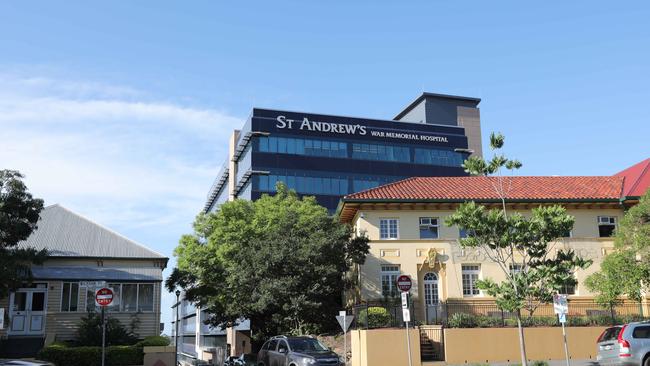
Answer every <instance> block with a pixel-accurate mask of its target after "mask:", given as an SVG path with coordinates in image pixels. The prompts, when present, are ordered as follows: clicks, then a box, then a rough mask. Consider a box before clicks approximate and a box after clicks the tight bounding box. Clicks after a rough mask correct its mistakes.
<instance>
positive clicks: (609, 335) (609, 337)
mask: <svg viewBox="0 0 650 366" xmlns="http://www.w3.org/2000/svg"><path fill="white" fill-rule="evenodd" d="M620 331H621V327H611V328H607V329H605V332H603V335H602V336H601V337H600V339H598V342H607V341H613V340H615V339H616V338H617V337H618V333H619V332H620Z"/></svg>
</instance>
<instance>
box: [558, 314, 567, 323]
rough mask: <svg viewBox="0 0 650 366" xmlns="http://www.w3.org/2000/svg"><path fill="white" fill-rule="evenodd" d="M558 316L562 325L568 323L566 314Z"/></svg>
mask: <svg viewBox="0 0 650 366" xmlns="http://www.w3.org/2000/svg"><path fill="white" fill-rule="evenodd" d="M557 316H558V319H559V320H560V323H562V324H564V323H566V314H565V313H562V314H557Z"/></svg>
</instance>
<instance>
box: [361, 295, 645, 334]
mask: <svg viewBox="0 0 650 366" xmlns="http://www.w3.org/2000/svg"><path fill="white" fill-rule="evenodd" d="M410 309H411V324H415V325H431V324H438V325H445V326H448V327H463V328H465V327H469V328H472V327H505V326H516V325H517V323H516V314H515V313H512V312H507V311H503V310H501V309H499V307H498V306H497V305H496V304H495V303H494V302H489V301H485V300H482V301H481V300H478V301H462V302H461V301H448V302H441V303H439V304H435V305H432V306H425V307H424V308H422V307H420V306H418V304H416V303H412V304H411V307H410ZM349 312H350V313H351V314H352V315H354V318H355V323H354V324H355V325H354V327H355V328H356V329H373V328H388V327H400V328H401V327H404V322H403V319H402V307H401V304H394V303H386V302H374V303H373V302H371V303H363V304H358V305H355V306H353V307H351V309H350V310H349ZM649 315H650V306H649V305H648V304H642V303H638V302H631V301H626V302H624V303H622V304H620V305H616V306H613V307H611V308H609V307H603V306H601V305H599V304H597V303H596V302H594V301H591V300H571V299H570V300H569V313H568V314H567V321H568V325H572V326H586V325H610V324H620V323H625V322H630V321H638V320H645V319H648V318H649ZM521 318H522V322H523V323H524V325H525V326H555V325H559V322H558V319H557V315H556V314H555V312H554V311H553V304H542V305H541V306H539V307H537V308H536V309H535V310H534V312H533V313H532V314H531V313H530V312H528V311H527V310H522V311H521Z"/></svg>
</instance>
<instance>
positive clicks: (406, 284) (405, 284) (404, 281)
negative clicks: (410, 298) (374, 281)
mask: <svg viewBox="0 0 650 366" xmlns="http://www.w3.org/2000/svg"><path fill="white" fill-rule="evenodd" d="M411 285H412V282H411V277H409V276H407V275H401V276H399V277H397V288H398V289H399V290H400V291H402V292H409V290H410V289H411Z"/></svg>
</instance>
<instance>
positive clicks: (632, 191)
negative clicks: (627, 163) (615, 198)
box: [616, 158, 650, 197]
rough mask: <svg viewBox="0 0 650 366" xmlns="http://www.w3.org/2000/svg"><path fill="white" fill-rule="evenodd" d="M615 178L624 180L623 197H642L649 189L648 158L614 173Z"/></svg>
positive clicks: (649, 166) (649, 170) (649, 162)
mask: <svg viewBox="0 0 650 366" xmlns="http://www.w3.org/2000/svg"><path fill="white" fill-rule="evenodd" d="M616 176H617V177H624V178H625V183H624V185H623V196H626V197H640V196H643V195H644V194H645V192H646V191H647V190H648V187H650V158H648V159H645V160H644V161H642V162H640V163H638V164H635V165H632V166H631V167H629V168H627V169H625V170H623V171H622V172H620V173H616Z"/></svg>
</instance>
